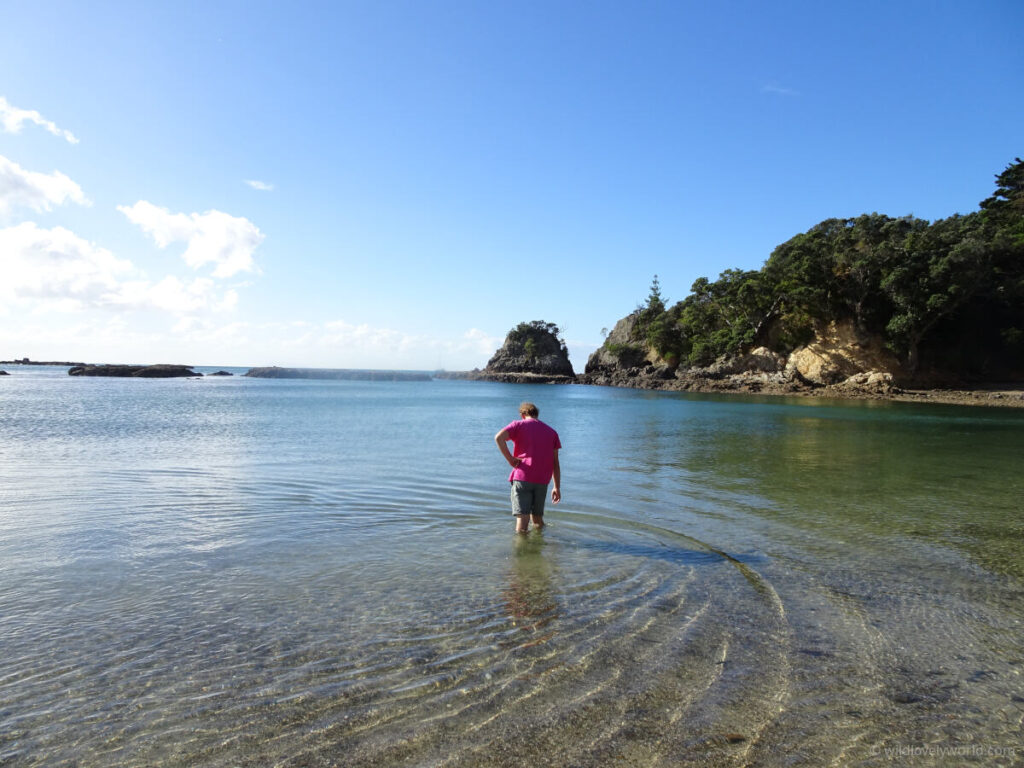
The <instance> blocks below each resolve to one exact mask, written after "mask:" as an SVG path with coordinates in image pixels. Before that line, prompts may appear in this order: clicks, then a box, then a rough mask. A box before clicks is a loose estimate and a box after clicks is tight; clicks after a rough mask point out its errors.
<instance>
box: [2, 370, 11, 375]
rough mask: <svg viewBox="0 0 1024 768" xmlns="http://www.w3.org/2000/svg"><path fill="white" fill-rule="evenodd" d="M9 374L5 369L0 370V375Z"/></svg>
mask: <svg viewBox="0 0 1024 768" xmlns="http://www.w3.org/2000/svg"><path fill="white" fill-rule="evenodd" d="M10 375H11V374H9V373H8V372H7V371H0V376H10Z"/></svg>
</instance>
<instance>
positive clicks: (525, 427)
mask: <svg viewBox="0 0 1024 768" xmlns="http://www.w3.org/2000/svg"><path fill="white" fill-rule="evenodd" d="M539 415H540V412H539V411H538V410H537V406H536V405H534V404H533V403H523V404H522V405H520V406H519V417H520V418H519V420H518V421H513V422H512V423H511V424H509V425H508V426H507V427H505V428H504V429H502V430H501V431H500V432H499V433H498V434H496V435H495V436H494V442H496V443H497V444H498V450H499V451H501V455H502V456H504V457H505V461H507V462H508V463H509V466H511V467H512V472H511V474H509V476H508V481H509V483H511V484H512V514H513V515H515V516H516V533H526V532H527V531H528V530H529V529H530V519H531V518H532V519H533V525H534V526H535V527H536V528H537V529H540V528H543V527H544V502H545V500H546V497H547V492H548V483H549V482H551V480H552V478H554V481H555V483H554V487H553V488H552V489H551V501H552V503H554V504H557V503H558V502H559V501H560V500H561V498H562V492H561V491H560V490H559V485H560V484H561V481H562V470H561V467H559V465H558V451H559V449H560V448H561V447H562V443H561V442H560V441H559V440H558V433H557V432H555V430H553V429H552V428H551V427H549V426H548V425H547V424H545V423H544V422H543V421H541V420H540V419H538V418H537V417H538V416H539ZM509 440H511V441H512V450H511V451H509V449H508V441H509Z"/></svg>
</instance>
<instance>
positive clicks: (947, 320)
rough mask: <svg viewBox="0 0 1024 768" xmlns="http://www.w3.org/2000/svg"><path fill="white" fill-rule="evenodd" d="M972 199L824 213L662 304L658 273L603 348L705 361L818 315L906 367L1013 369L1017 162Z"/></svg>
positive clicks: (783, 338)
mask: <svg viewBox="0 0 1024 768" xmlns="http://www.w3.org/2000/svg"><path fill="white" fill-rule="evenodd" d="M996 182H997V183H996V191H995V194H993V195H992V196H991V197H989V198H987V199H985V200H984V201H982V202H981V204H980V209H979V210H977V211H975V212H973V213H968V214H965V215H961V214H956V215H953V216H950V217H949V218H945V219H939V220H937V221H932V222H929V221H926V220H923V219H918V218H916V217H914V216H903V217H899V218H893V217H890V216H885V215H882V214H879V213H871V214H864V215H861V216H858V217H856V218H847V219H827V220H825V221H823V222H821V223H820V224H817V225H815V226H814V227H812V228H811V229H809V230H808V231H806V232H804V233H802V234H799V235H796V236H795V237H793V238H791V239H789V240H787V241H786V242H784V243H782V244H781V245H779V246H778V247H777V248H775V250H774V251H773V252H772V253H771V255H770V256H769V257H768V259H767V261H766V262H765V263H764V265H763V266H762V267H761V268H760V269H757V270H740V269H728V270H726V271H724V272H722V273H721V275H719V277H718V279H717V280H709V279H708V278H706V277H701V278H699V279H698V280H697V281H696V282H694V284H693V286H692V288H691V290H690V294H689V295H688V296H687V297H686V298H684V299H683V300H681V301H679V302H677V303H676V304H674V305H672V306H666V303H665V301H664V299H663V297H662V295H661V287H660V284H659V282H658V278H657V276H655V278H654V281H653V283H652V285H651V290H650V295H649V296H648V297H647V300H646V302H645V303H643V304H641V305H640V306H638V307H637V309H636V312H635V313H634V316H633V317H634V320H635V322H634V323H633V327H632V331H631V339H630V341H629V342H621V341H619V342H617V343H615V344H610V343H609V342H606V344H605V347H604V349H605V350H606V351H607V352H609V353H611V354H612V355H614V356H619V357H623V358H625V357H629V356H630V355H632V356H634V357H635V356H636V353H637V352H640V351H642V350H643V349H644V348H646V349H649V350H654V351H655V352H656V353H657V355H658V356H659V357H660V358H661V359H662V360H663V361H665V362H666V363H668V364H669V365H672V366H676V365H679V366H687V367H692V366H702V365H707V364H709V363H711V362H713V361H714V360H716V359H717V358H719V357H720V356H722V355H735V354H739V353H741V352H743V351H746V350H749V349H751V348H754V347H766V348H768V349H770V350H772V351H773V352H778V353H781V354H787V353H789V352H791V351H792V350H794V349H796V348H797V347H799V346H801V345H803V344H806V343H808V342H809V341H810V340H812V339H813V338H814V337H815V335H816V334H817V333H819V332H820V330H821V328H823V327H824V326H825V325H827V324H828V323H830V322H832V323H834V322H841V321H842V322H846V323H852V325H853V327H854V328H855V329H856V332H857V334H858V336H862V337H863V338H865V339H867V338H871V337H875V338H881V339H882V340H884V343H885V345H886V346H887V347H888V349H889V350H891V351H892V352H893V353H895V354H896V355H897V356H898V357H899V359H900V361H901V363H902V364H903V366H904V369H905V371H906V373H907V374H908V375H909V376H910V377H914V376H916V375H918V374H924V373H927V374H939V375H942V374H953V375H956V376H959V377H966V378H974V379H994V378H997V377H1007V376H1011V377H1012V376H1017V375H1020V374H1021V373H1022V372H1024V371H1022V367H1024V366H1022V359H1024V161H1022V160H1021V159H1020V158H1017V159H1016V160H1015V161H1014V162H1013V163H1012V164H1010V165H1009V166H1008V167H1007V168H1006V170H1004V171H1003V172H1002V173H1001V174H999V175H997V176H996Z"/></svg>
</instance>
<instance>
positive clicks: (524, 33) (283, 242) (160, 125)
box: [0, 0, 1024, 371]
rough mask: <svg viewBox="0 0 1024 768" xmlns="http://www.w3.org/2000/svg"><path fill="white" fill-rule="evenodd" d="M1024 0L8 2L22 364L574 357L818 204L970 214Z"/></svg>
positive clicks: (7, 148) (996, 125) (0, 347)
mask: <svg viewBox="0 0 1024 768" xmlns="http://www.w3.org/2000/svg"><path fill="white" fill-rule="evenodd" d="M1021 29H1024V4H1021V3H1020V2H1017V1H1016V0H1013V1H1009V2H984V3H967V2H960V3H951V2H895V3H894V2H858V3H821V2H813V3H812V2H807V3H797V2H779V3H758V2H742V3H741V2H722V3H703V2H702V3H696V2H693V3H691V2H682V1H680V2H630V3H626V2H617V3H611V2H558V1H557V0H555V1H549V2H461V1H460V2H450V1H445V0H437V1H436V2H423V1H422V0H415V1H412V0H411V1H409V2H397V1H396V2H389V1H387V0H380V1H378V2H369V1H367V2H341V1H338V2H295V3H280V2H218V1H217V0H209V1H208V2H181V1H180V0H178V1H176V2H158V1H156V0H154V1H152V2H144V3H140V2H119V1H116V0H110V1H106V2H96V3H83V2H52V1H51V0H30V1H22V0H4V1H3V2H0V99H2V101H0V359H9V358H12V357H18V358H20V357H23V356H26V355H27V356H30V357H32V358H33V359H54V358H56V359H78V360H87V361H90V362H101V361H107V362H140V363H141V362H184V363H189V364H194V365H241V366H246V365H270V364H277V365H308V366H327V367H372V368H405V369H433V368H447V369H449V370H458V369H466V368H473V367H482V366H483V365H484V364H485V363H486V362H487V359H488V358H489V356H490V355H491V353H493V351H494V349H495V348H496V347H497V346H498V345H500V343H501V341H502V339H503V337H504V335H505V333H506V332H507V331H508V330H509V329H510V328H511V327H513V326H514V325H516V324H517V323H519V322H521V321H524V320H536V319H543V320H546V321H549V322H555V323H558V324H559V325H560V326H561V327H562V328H563V329H564V335H565V337H566V339H567V341H568V343H569V348H570V352H571V356H572V362H573V365H574V367H575V368H576V370H577V371H582V369H583V366H584V364H585V363H586V358H587V355H588V354H589V353H590V352H591V351H592V350H593V349H595V348H596V347H597V346H598V345H599V344H600V343H601V340H602V336H601V331H602V329H603V328H610V327H611V326H613V325H614V324H615V322H616V321H617V320H618V319H619V318H621V317H623V316H624V315H626V314H627V313H628V312H630V311H631V310H632V309H634V308H635V307H636V305H637V304H638V303H639V302H641V301H642V300H643V299H644V298H645V297H646V295H647V291H648V287H649V285H650V282H651V278H652V276H653V275H654V274H655V273H657V274H658V275H659V277H660V280H661V285H662V291H663V294H664V295H665V296H666V297H667V298H668V299H669V300H670V301H676V300H678V299H680V298H683V297H684V296H685V295H686V294H687V293H688V291H689V288H690V285H691V284H692V283H693V281H694V280H695V279H696V278H698V277H701V276H707V277H712V278H714V277H716V276H717V275H718V274H719V273H720V272H721V271H722V270H724V269H727V268H731V267H736V268H743V269H756V268H758V267H760V265H761V264H762V263H763V261H764V260H765V258H767V256H768V255H769V254H770V253H771V251H772V249H773V248H774V247H775V246H776V245H778V244H779V243H781V242H783V241H785V240H787V239H788V238H790V237H792V236H793V235H795V234H797V233H799V232H803V231H805V230H807V229H808V228H810V227H812V226H813V225H814V224H816V223H818V222H819V221H821V220H822V219H825V218H829V217H833V216H855V215H858V214H860V213H864V212H872V211H878V212H880V213H887V214H889V215H894V216H899V215H905V214H914V215H916V216H919V217H922V218H926V219H935V218H941V217H944V216H948V215H951V214H953V213H958V212H959V213H966V212H968V211H972V210H975V209H976V208H977V204H978V202H979V201H980V200H982V199H983V198H985V197H987V196H988V195H989V194H990V193H991V191H992V189H993V177H994V175H995V174H997V173H998V172H1000V171H1001V170H1003V168H1005V167H1006V165H1007V164H1008V163H1010V162H1012V161H1013V159H1014V158H1015V157H1017V156H1020V155H1024V128H1022V126H1024V47H1022V46H1020V44H1019V32H1020V30H1021Z"/></svg>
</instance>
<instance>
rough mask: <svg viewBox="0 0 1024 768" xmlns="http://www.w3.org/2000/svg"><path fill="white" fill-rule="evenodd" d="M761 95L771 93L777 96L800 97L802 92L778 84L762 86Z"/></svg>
mask: <svg viewBox="0 0 1024 768" xmlns="http://www.w3.org/2000/svg"><path fill="white" fill-rule="evenodd" d="M761 93H771V94H774V95H776V96H799V95H800V91H795V90H793V89H792V88H785V87H783V86H781V85H779V84H778V83H768V84H767V85H762V86H761Z"/></svg>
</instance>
